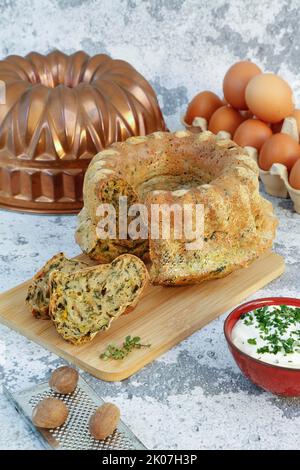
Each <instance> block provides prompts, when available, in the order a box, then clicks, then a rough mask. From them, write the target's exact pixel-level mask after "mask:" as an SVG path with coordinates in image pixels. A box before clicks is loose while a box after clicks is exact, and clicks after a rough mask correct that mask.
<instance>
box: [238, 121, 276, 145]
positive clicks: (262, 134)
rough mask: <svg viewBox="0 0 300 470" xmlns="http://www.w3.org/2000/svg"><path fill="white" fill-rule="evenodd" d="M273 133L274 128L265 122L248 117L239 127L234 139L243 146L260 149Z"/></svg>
mask: <svg viewBox="0 0 300 470" xmlns="http://www.w3.org/2000/svg"><path fill="white" fill-rule="evenodd" d="M271 135H272V130H271V129H270V127H269V126H268V125H267V124H266V123H265V122H262V121H259V120H258V119H247V121H244V122H242V124H241V125H240V126H239V127H238V128H237V130H236V131H235V133H234V136H233V140H234V141H235V142H236V143H237V144H238V145H240V146H241V147H246V146H249V147H254V148H256V149H257V150H260V149H261V147H262V145H263V144H264V143H265V141H266V140H267V139H268V138H269V137H271Z"/></svg>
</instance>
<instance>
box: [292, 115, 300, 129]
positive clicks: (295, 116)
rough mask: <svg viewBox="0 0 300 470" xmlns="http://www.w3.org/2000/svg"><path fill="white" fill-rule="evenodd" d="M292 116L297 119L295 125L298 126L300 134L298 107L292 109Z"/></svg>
mask: <svg viewBox="0 0 300 470" xmlns="http://www.w3.org/2000/svg"><path fill="white" fill-rule="evenodd" d="M292 116H293V117H294V118H295V119H296V121H297V126H298V132H299V134H300V109H294V111H293V114H292Z"/></svg>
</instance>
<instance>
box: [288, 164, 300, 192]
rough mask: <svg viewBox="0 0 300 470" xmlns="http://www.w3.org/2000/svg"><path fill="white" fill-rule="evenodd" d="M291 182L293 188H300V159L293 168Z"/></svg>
mask: <svg viewBox="0 0 300 470" xmlns="http://www.w3.org/2000/svg"><path fill="white" fill-rule="evenodd" d="M289 182H290V185H291V186H292V188H294V189H299V190H300V159H298V160H297V161H296V163H295V164H294V166H293V168H292V169H291V173H290V179H289Z"/></svg>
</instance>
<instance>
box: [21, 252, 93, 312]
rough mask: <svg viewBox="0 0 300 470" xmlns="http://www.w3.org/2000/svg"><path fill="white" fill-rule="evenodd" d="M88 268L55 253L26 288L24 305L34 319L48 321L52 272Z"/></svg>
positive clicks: (77, 261) (84, 264)
mask: <svg viewBox="0 0 300 470" xmlns="http://www.w3.org/2000/svg"><path fill="white" fill-rule="evenodd" d="M87 266H88V264H87V263H84V262H83V261H79V260H76V259H68V258H66V256H65V255H64V253H57V254H56V255H54V256H53V257H52V258H51V259H50V260H49V261H47V263H46V264H45V265H44V266H43V267H42V268H41V269H40V270H39V271H38V272H37V273H36V274H35V276H34V277H33V278H32V281H31V283H30V285H29V287H28V293H27V297H26V303H27V304H28V305H29V307H30V309H31V311H32V314H33V315H34V316H35V317H36V318H43V319H49V300H50V286H49V276H50V274H51V273H52V272H53V271H54V270H58V271H62V272H64V273H72V272H75V271H78V270H80V269H84V268H86V267H87Z"/></svg>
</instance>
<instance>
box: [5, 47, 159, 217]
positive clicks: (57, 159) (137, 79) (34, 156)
mask: <svg viewBox="0 0 300 470" xmlns="http://www.w3.org/2000/svg"><path fill="white" fill-rule="evenodd" d="M0 80H1V82H0V86H1V90H0V91H1V92H4V96H3V93H1V98H3V97H4V100H1V102H4V104H0V207H3V208H9V209H14V210H21V211H29V212H39V213H72V212H78V211H79V210H80V209H81V207H82V183H83V178H84V173H85V171H86V168H87V167H88V164H89V162H90V160H91V158H92V157H93V156H94V155H95V154H96V153H98V152H99V151H101V150H103V148H105V147H108V146H109V145H111V144H112V143H113V142H116V141H122V140H126V139H127V138H128V137H130V136H134V135H146V134H149V133H151V132H154V131H157V130H166V127H165V123H164V120H163V117H162V113H161V110H160V108H159V105H158V101H157V98H156V95H155V92H154V91H153V89H152V88H151V86H150V85H149V83H148V82H147V81H146V80H145V79H144V78H143V77H142V76H141V75H140V74H139V73H138V72H137V71H136V70H135V69H134V68H133V67H132V66H131V65H130V64H128V63H127V62H124V61H122V60H113V59H111V58H110V57H108V56H107V55H104V54H99V55H96V56H94V57H90V56H89V55H87V54H86V53H84V52H81V51H80V52H76V53H75V54H73V55H70V56H68V55H66V54H63V53H62V52H59V51H55V52H51V53H50V54H48V55H46V56H44V55H41V54H38V53H36V52H32V53H30V54H28V55H27V56H26V57H25V58H23V57H20V56H9V57H7V58H6V59H5V60H2V61H0ZM3 88H4V89H3Z"/></svg>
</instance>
